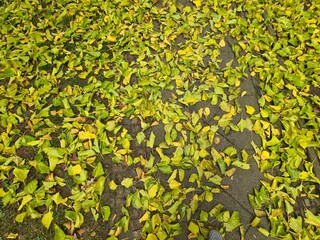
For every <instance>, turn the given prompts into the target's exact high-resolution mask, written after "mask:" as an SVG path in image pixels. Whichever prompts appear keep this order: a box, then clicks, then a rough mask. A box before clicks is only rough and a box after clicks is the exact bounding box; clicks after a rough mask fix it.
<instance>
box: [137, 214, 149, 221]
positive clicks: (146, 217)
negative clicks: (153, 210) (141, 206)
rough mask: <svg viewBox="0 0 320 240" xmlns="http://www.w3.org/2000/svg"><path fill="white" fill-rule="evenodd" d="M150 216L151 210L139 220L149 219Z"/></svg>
mask: <svg viewBox="0 0 320 240" xmlns="http://www.w3.org/2000/svg"><path fill="white" fill-rule="evenodd" d="M149 218H150V212H146V213H145V214H143V216H142V217H141V218H140V219H139V222H144V221H147V220H148V219H149Z"/></svg>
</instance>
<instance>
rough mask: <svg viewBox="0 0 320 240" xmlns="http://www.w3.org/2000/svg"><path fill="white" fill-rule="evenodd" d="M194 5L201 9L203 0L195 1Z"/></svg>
mask: <svg viewBox="0 0 320 240" xmlns="http://www.w3.org/2000/svg"><path fill="white" fill-rule="evenodd" d="M193 3H194V5H196V7H201V0H193Z"/></svg>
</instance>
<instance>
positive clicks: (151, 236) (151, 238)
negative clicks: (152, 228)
mask: <svg viewBox="0 0 320 240" xmlns="http://www.w3.org/2000/svg"><path fill="white" fill-rule="evenodd" d="M146 240H158V238H157V236H156V235H154V234H152V233H149V234H148V236H147V239H146Z"/></svg>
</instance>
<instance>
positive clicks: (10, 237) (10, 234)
mask: <svg viewBox="0 0 320 240" xmlns="http://www.w3.org/2000/svg"><path fill="white" fill-rule="evenodd" d="M18 236H19V234H18V233H9V235H8V236H7V238H9V239H16V238H17V237H18Z"/></svg>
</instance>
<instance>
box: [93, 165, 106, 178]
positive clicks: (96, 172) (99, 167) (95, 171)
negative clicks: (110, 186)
mask: <svg viewBox="0 0 320 240" xmlns="http://www.w3.org/2000/svg"><path fill="white" fill-rule="evenodd" d="M103 174H104V170H103V166H102V164H101V162H98V164H97V166H96V167H95V168H94V169H93V172H92V176H93V177H95V178H98V177H100V176H101V175H103Z"/></svg>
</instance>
